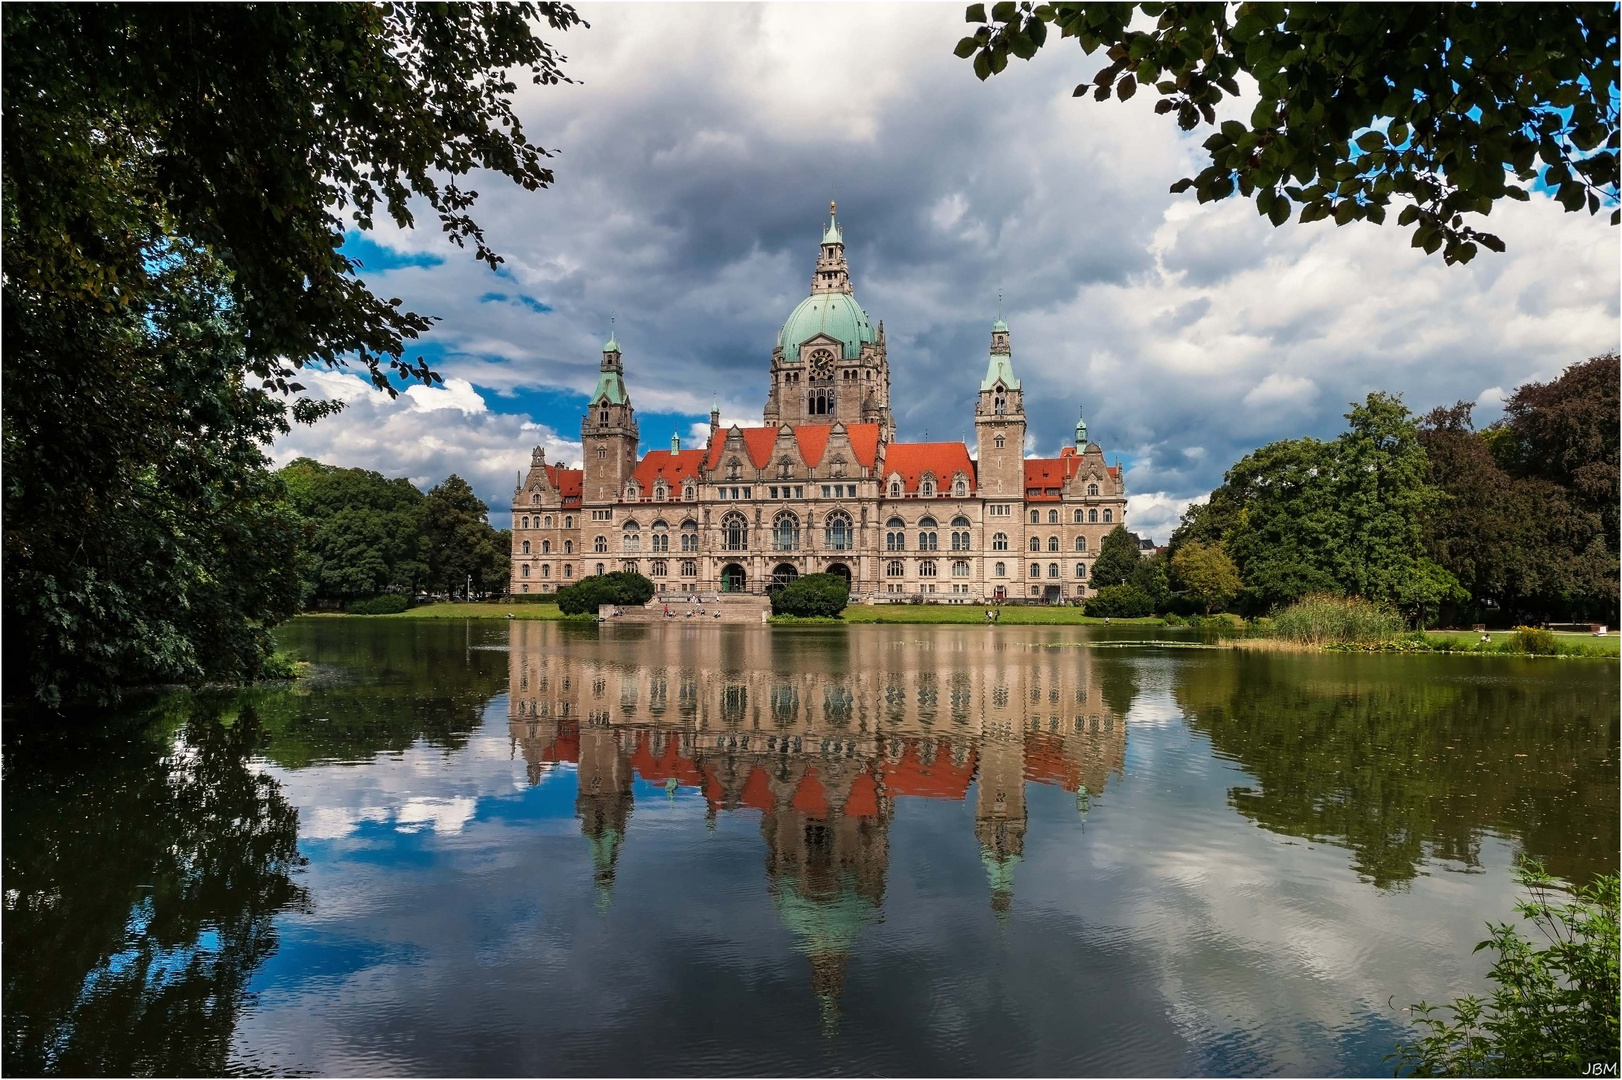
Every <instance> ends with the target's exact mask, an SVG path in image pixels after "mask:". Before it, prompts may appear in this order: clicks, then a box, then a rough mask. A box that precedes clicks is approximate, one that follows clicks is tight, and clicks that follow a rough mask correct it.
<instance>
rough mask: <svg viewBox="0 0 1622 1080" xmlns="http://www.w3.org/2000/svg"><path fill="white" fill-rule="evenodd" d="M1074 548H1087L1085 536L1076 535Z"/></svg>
mask: <svg viewBox="0 0 1622 1080" xmlns="http://www.w3.org/2000/svg"><path fill="white" fill-rule="evenodd" d="M1076 550H1077V551H1086V550H1087V538H1086V537H1085V536H1078V537H1076Z"/></svg>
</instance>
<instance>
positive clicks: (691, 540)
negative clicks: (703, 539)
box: [681, 519, 698, 551]
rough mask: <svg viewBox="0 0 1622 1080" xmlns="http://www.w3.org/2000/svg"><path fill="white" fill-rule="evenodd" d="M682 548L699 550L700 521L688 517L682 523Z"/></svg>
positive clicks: (684, 549)
mask: <svg viewBox="0 0 1622 1080" xmlns="http://www.w3.org/2000/svg"><path fill="white" fill-rule="evenodd" d="M681 549H682V550H683V551H697V550H698V522H696V521H693V520H691V519H688V520H687V521H684V522H682V523H681Z"/></svg>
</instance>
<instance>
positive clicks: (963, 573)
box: [952, 559, 969, 577]
mask: <svg viewBox="0 0 1622 1080" xmlns="http://www.w3.org/2000/svg"><path fill="white" fill-rule="evenodd" d="M952 576H953V577H968V576H969V560H967V559H956V560H953V562H952Z"/></svg>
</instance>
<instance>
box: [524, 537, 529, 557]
mask: <svg viewBox="0 0 1622 1080" xmlns="http://www.w3.org/2000/svg"><path fill="white" fill-rule="evenodd" d="M524 554H525V555H528V554H529V541H528V540H525V541H524Z"/></svg>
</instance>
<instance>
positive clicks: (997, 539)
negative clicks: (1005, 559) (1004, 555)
mask: <svg viewBox="0 0 1622 1080" xmlns="http://www.w3.org/2000/svg"><path fill="white" fill-rule="evenodd" d="M991 550H992V551H1007V550H1008V534H1007V533H992V534H991Z"/></svg>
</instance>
